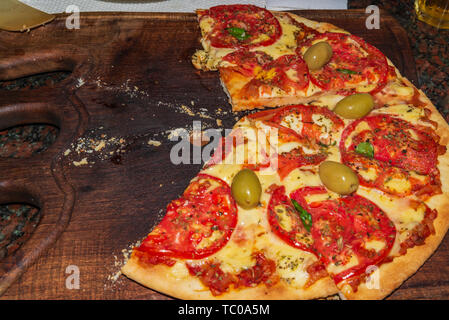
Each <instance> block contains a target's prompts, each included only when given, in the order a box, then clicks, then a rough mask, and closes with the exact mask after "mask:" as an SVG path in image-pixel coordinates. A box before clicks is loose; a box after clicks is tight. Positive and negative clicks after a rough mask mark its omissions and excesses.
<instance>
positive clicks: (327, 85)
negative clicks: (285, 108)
mask: <svg viewBox="0 0 449 320" xmlns="http://www.w3.org/2000/svg"><path fill="white" fill-rule="evenodd" d="M197 15H198V21H199V25H200V28H201V34H202V38H201V43H202V46H203V49H202V50H197V51H196V53H195V54H194V55H193V57H192V63H193V65H194V66H195V67H196V68H198V69H200V70H204V71H210V70H219V73H220V80H221V82H222V84H223V87H224V89H225V92H226V93H227V94H228V96H229V100H230V103H231V105H232V109H233V110H234V111H240V110H250V109H254V108H261V107H278V106H282V105H289V104H298V103H307V102H309V101H312V100H313V99H315V98H317V97H318V96H320V95H329V94H330V93H334V94H339V95H348V94H351V93H354V92H369V93H372V94H374V93H376V92H378V91H380V90H381V89H382V88H383V87H384V86H385V84H386V83H387V82H388V81H389V80H391V79H392V78H395V70H394V66H393V65H392V64H391V62H389V61H388V60H387V59H386V57H385V56H384V55H383V54H382V52H380V51H379V50H378V49H376V48H375V47H373V46H371V45H370V44H368V43H366V42H365V41H364V40H363V39H361V38H359V37H357V36H355V35H351V34H349V33H348V32H346V31H345V30H342V29H340V28H338V27H336V26H334V25H331V24H329V23H319V22H315V21H311V20H308V19H305V18H302V17H299V16H297V15H294V14H291V13H288V12H270V11H268V10H266V9H263V8H258V7H255V6H251V5H231V6H229V5H223V6H216V7H212V8H210V9H209V10H198V11H197ZM323 44H326V45H327V47H328V50H327V54H326V50H323V49H325V48H323ZM309 49H310V50H309ZM307 51H308V52H307ZM330 53H331V54H330ZM326 58H328V59H330V60H329V61H327V63H326V64H325V65H323V67H322V68H321V67H320V65H319V62H320V61H326ZM317 62H318V64H317Z"/></svg>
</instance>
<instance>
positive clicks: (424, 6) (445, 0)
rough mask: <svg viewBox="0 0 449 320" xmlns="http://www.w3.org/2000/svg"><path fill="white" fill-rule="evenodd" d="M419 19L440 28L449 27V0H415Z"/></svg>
mask: <svg viewBox="0 0 449 320" xmlns="http://www.w3.org/2000/svg"><path fill="white" fill-rule="evenodd" d="M415 10H416V14H417V15H418V19H419V20H421V21H424V22H426V23H428V24H430V25H432V26H434V27H437V28H439V29H449V0H415Z"/></svg>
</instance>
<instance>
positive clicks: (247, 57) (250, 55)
mask: <svg viewBox="0 0 449 320" xmlns="http://www.w3.org/2000/svg"><path fill="white" fill-rule="evenodd" d="M272 60H273V58H272V57H271V56H270V55H268V54H266V53H265V52H263V51H249V50H248V49H240V50H237V51H234V52H231V53H228V54H227V55H225V56H224V57H223V61H227V62H230V63H232V64H235V66H232V69H233V70H237V71H238V72H240V73H241V74H243V75H245V76H254V75H255V73H256V71H257V69H256V68H257V67H259V70H260V69H262V67H263V66H264V65H265V64H267V63H269V62H271V61H272Z"/></svg>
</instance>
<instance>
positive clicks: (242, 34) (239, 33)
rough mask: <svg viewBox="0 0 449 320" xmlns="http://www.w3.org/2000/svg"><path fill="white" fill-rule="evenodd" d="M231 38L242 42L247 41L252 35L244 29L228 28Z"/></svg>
mask: <svg viewBox="0 0 449 320" xmlns="http://www.w3.org/2000/svg"><path fill="white" fill-rule="evenodd" d="M226 30H227V31H228V32H229V34H230V35H231V36H233V37H234V38H237V39H238V40H240V41H243V40H246V39H248V38H249V37H250V35H249V34H248V33H247V32H246V30H245V29H242V28H235V27H233V28H227V29H226Z"/></svg>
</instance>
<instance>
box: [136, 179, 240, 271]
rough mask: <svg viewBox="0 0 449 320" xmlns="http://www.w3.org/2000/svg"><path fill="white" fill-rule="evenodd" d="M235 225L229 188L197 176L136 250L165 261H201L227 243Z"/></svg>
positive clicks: (234, 210)
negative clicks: (177, 259)
mask: <svg viewBox="0 0 449 320" xmlns="http://www.w3.org/2000/svg"><path fill="white" fill-rule="evenodd" d="M236 223H237V205H236V203H235V201H234V199H233V198H232V196H231V188H230V187H229V186H228V185H227V183H226V182H224V181H223V180H221V179H219V178H216V177H213V176H210V175H206V174H199V175H197V177H196V178H195V180H193V181H192V182H191V183H190V185H189V186H188V188H187V189H186V190H185V191H184V193H183V195H182V196H181V197H180V198H179V199H177V200H174V201H172V202H171V203H170V204H169V205H168V206H167V213H166V215H165V217H164V218H163V219H162V221H161V222H160V223H159V224H158V225H157V226H156V227H155V228H154V230H153V231H152V232H151V233H150V234H149V235H148V236H147V238H146V239H145V240H144V241H143V242H142V244H141V245H140V246H139V247H138V248H137V249H136V250H137V251H140V252H144V253H145V255H147V256H153V257H159V258H161V257H163V258H164V259H165V258H167V257H168V258H184V259H201V258H204V257H207V256H209V255H211V254H213V253H215V252H217V251H218V250H219V249H221V248H222V247H223V246H224V245H225V244H226V243H227V242H228V240H229V238H230V236H231V234H232V232H233V230H234V228H235V226H236ZM161 259H162V258H161ZM159 260H160V259H159ZM159 260H158V259H155V260H154V261H155V262H156V263H157V261H159ZM164 261H166V259H165V260H164ZM164 263H166V262H164ZM166 264H167V263H166Z"/></svg>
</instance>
